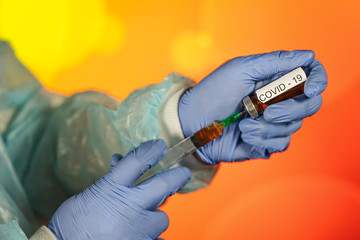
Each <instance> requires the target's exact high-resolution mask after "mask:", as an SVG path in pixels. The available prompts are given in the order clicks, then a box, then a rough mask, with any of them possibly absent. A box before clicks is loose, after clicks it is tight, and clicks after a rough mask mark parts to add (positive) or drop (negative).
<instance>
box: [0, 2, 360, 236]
mask: <svg viewBox="0 0 360 240" xmlns="http://www.w3.org/2000/svg"><path fill="white" fill-rule="evenodd" d="M29 2H30V3H29ZM49 2H51V3H49ZM359 26H360V1H358V0H343V1H336V2H335V1H323V0H321V1H310V0H304V1H301V2H299V1H297V2H292V1H285V0H276V1H265V0H255V1H242V0H237V1H236V0H221V1H220V0H191V1H190V0H182V1H165V0H160V1H148V0H138V1H124V0H121V1H119V0H88V1H83V0H78V1H71V0H53V1H44V0H38V1H14V0H0V37H2V38H5V39H8V40H10V41H11V42H12V43H13V45H14V47H15V50H16V51H17V54H18V55H19V57H20V58H21V60H22V61H23V62H25V64H26V65H28V66H29V67H30V68H31V70H32V71H33V72H34V73H35V74H36V75H37V76H38V77H39V79H40V80H41V81H42V82H43V83H44V84H45V85H46V86H47V87H48V88H49V89H51V90H54V91H57V92H60V93H65V94H71V93H74V92H76V91H80V90H85V89H96V90H101V91H105V92H107V93H109V94H111V95H112V96H115V97H116V98H118V99H124V98H125V97H126V96H127V95H128V94H129V93H130V92H131V91H133V90H134V89H136V88H139V87H142V86H145V85H148V84H153V83H158V82H161V81H162V79H163V78H164V77H165V76H166V75H167V74H169V73H170V72H172V71H176V72H179V73H181V74H183V75H185V76H188V77H190V78H193V79H194V80H196V81H200V80H201V79H202V78H203V77H205V76H206V75H207V74H208V73H210V72H211V71H212V70H213V69H215V68H216V67H217V66H218V65H220V64H221V63H222V62H224V61H225V60H228V59H230V58H233V57H236V56H242V55H249V54H254V53H261V52H268V51H274V50H279V49H283V50H293V49H311V50H314V51H315V53H316V58H317V59H319V60H320V61H321V62H322V63H323V64H324V66H325V68H326V70H327V72H328V77H329V85H328V88H327V89H326V91H325V93H324V94H323V98H324V103H323V106H322V108H321V110H320V111H319V112H318V113H317V114H316V115H314V116H313V117H311V118H308V119H306V120H305V121H304V124H303V127H302V128H301V129H300V131H298V132H297V133H295V134H294V136H293V138H292V142H291V146H290V148H289V149H288V150H287V151H286V152H284V153H280V154H274V155H272V156H271V158H270V160H268V161H264V160H255V161H247V162H243V163H235V164H222V165H221V167H220V170H219V172H218V174H217V175H216V177H215V179H214V180H213V182H212V184H211V185H210V186H209V187H208V188H206V189H203V190H200V191H197V192H194V193H191V194H183V195H179V194H177V195H175V196H173V197H171V198H170V199H169V200H168V202H167V203H166V204H165V206H164V207H162V209H163V210H164V211H166V213H167V214H168V215H169V217H170V226H169V228H168V230H167V231H166V232H165V233H164V234H162V237H163V238H166V239H204V240H205V239H206V240H210V239H360V221H359V219H360V187H359V185H360V174H359V173H360V163H359V160H360V153H359V147H360V146H359V140H358V137H359V134H360V127H359V117H360V113H359V111H358V109H356V106H357V105H358V104H357V102H358V101H359V99H358V98H359V97H358V96H359V94H358V91H359V89H360V81H359V80H360V67H359V61H358V56H360V47H359V43H360V27H359Z"/></svg>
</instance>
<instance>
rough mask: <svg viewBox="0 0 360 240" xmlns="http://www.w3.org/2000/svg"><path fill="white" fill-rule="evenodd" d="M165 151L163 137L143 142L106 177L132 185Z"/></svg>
mask: <svg viewBox="0 0 360 240" xmlns="http://www.w3.org/2000/svg"><path fill="white" fill-rule="evenodd" d="M165 152H166V143H165V142H164V141H163V140H161V139H160V140H151V141H147V142H144V143H141V144H140V146H139V147H137V148H136V149H135V150H134V151H132V152H130V153H128V154H127V155H126V156H125V157H124V158H123V159H121V161H119V162H118V164H117V165H116V166H113V168H111V169H110V171H109V172H108V173H107V174H106V175H105V176H104V177H105V178H110V179H111V180H112V181H114V182H116V183H118V184H121V185H125V186H128V187H130V186H132V185H133V184H134V182H135V180H136V179H137V178H138V177H139V176H141V175H142V174H143V173H144V172H145V171H146V170H147V169H149V168H150V167H152V166H154V165H155V164H156V163H157V162H158V161H159V160H160V159H162V158H163V157H164V155H165Z"/></svg>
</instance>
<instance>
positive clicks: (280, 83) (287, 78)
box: [242, 67, 308, 118]
mask: <svg viewBox="0 0 360 240" xmlns="http://www.w3.org/2000/svg"><path fill="white" fill-rule="evenodd" d="M307 76H308V73H307V69H305V68H304V67H298V68H296V69H294V70H293V71H291V72H289V73H287V74H285V75H284V76H282V77H280V78H278V79H276V80H275V81H272V82H271V83H269V84H267V85H265V86H264V87H262V88H260V89H258V90H256V91H255V92H254V93H253V94H251V95H249V96H247V97H245V98H244V99H243V100H242V102H243V104H244V106H245V108H246V110H247V112H248V113H249V115H250V116H251V117H252V118H255V117H257V116H259V115H261V114H262V112H263V111H264V110H265V109H266V108H267V107H268V106H269V105H271V104H274V103H277V102H281V101H284V100H287V99H290V98H294V97H296V96H298V95H301V94H303V93H304V85H305V82H306V80H307Z"/></svg>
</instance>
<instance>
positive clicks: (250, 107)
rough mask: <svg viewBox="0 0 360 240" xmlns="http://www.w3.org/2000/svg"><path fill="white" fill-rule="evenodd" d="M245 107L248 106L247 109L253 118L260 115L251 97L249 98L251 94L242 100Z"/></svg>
mask: <svg viewBox="0 0 360 240" xmlns="http://www.w3.org/2000/svg"><path fill="white" fill-rule="evenodd" d="M242 102H243V104H244V106H245V108H246V111H247V112H248V113H249V115H250V116H251V117H252V118H255V117H257V116H258V115H259V113H258V111H256V108H255V106H254V104H253V102H252V101H251V99H250V98H249V96H247V97H245V98H244V99H243V100H242Z"/></svg>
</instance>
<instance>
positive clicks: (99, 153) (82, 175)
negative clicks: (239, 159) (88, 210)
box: [0, 42, 217, 239]
mask: <svg viewBox="0 0 360 240" xmlns="http://www.w3.org/2000/svg"><path fill="white" fill-rule="evenodd" d="M193 84H194V83H193V82H192V81H191V80H189V79H187V78H184V77H182V76H181V75H178V74H170V75H169V76H168V77H167V78H166V79H165V80H164V81H163V82H162V83H159V84H156V85H150V86H147V87H144V88H142V89H139V90H136V91H134V92H133V93H132V94H131V95H129V97H128V98H126V99H125V100H124V101H123V102H122V103H120V102H118V101H117V100H115V99H113V98H111V97H109V96H107V95H106V94H103V93H99V92H84V93H78V94H75V95H73V96H71V97H69V98H67V97H65V96H61V95H58V94H54V93H51V92H49V91H47V90H46V89H44V88H43V87H42V86H41V84H40V83H39V82H38V81H37V80H36V79H35V78H34V76H33V75H32V74H31V73H30V72H29V71H28V70H27V69H26V68H25V67H24V66H23V65H22V64H21V63H20V62H19V61H18V60H17V59H16V57H15V55H14V52H13V50H12V49H11V47H10V45H9V44H8V43H7V42H0V133H1V138H0V239H4V238H10V237H9V236H12V237H13V239H27V238H26V236H25V234H26V235H27V236H31V234H32V233H33V232H34V231H35V230H36V229H37V228H38V227H39V226H37V225H36V222H37V221H36V219H35V217H34V214H33V210H32V209H35V210H36V211H37V212H39V213H40V214H41V215H44V216H45V217H48V218H50V217H51V216H52V214H53V213H54V212H55V210H56V209H57V208H58V206H59V205H60V204H61V203H62V202H63V201H64V200H66V199H67V198H69V197H70V196H71V195H73V194H75V193H78V192H80V191H82V190H83V189H85V188H86V187H88V186H89V185H90V184H92V183H93V182H95V181H96V180H97V179H99V178H100V177H101V176H102V175H104V174H105V173H106V172H107V171H108V170H109V168H110V159H111V156H112V154H113V153H120V154H122V155H125V154H126V153H128V152H129V151H131V150H133V149H134V148H135V147H137V146H138V145H139V144H140V143H141V142H144V141H147V140H150V139H157V138H163V139H165V140H166V142H167V144H168V146H172V145H174V144H175V143H177V142H178V141H180V139H181V138H183V135H182V132H181V127H180V123H179V120H178V115H177V110H176V109H177V108H176V107H173V106H172V105H174V104H175V105H176V104H177V102H178V100H179V97H180V95H181V94H182V93H183V92H184V91H185V89H187V88H189V87H190V86H191V85H193ZM174 109H175V111H174ZM171 119H173V121H171ZM169 124H171V126H170V125H169ZM182 165H185V166H187V167H189V168H190V169H191V171H192V178H191V180H190V182H189V183H188V184H187V185H186V186H185V187H184V188H183V189H182V191H183V192H189V191H193V190H196V189H199V188H202V187H205V186H207V185H208V184H209V182H210V181H211V179H212V177H213V176H214V174H215V172H216V170H217V166H216V165H206V164H203V163H201V162H198V161H196V160H194V159H188V160H187V161H184V162H183V163H182ZM13 220H15V221H13ZM24 233H25V234H24Z"/></svg>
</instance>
